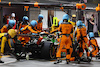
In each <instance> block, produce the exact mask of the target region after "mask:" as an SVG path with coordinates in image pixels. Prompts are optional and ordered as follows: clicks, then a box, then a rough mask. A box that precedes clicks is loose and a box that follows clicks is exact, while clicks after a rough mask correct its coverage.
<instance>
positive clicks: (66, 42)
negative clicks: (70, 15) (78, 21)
mask: <svg viewBox="0 0 100 67" xmlns="http://www.w3.org/2000/svg"><path fill="white" fill-rule="evenodd" d="M56 31H60V32H61V34H62V37H61V41H60V44H59V46H58V50H57V54H56V57H58V58H60V57H61V51H62V48H63V47H64V46H65V48H66V53H67V54H66V59H67V60H69V59H70V58H71V50H70V48H71V47H72V41H71V37H70V34H71V33H73V26H72V24H71V23H69V22H63V23H61V24H60V26H59V27H58V28H57V29H56V30H54V31H52V32H51V33H53V32H56Z"/></svg>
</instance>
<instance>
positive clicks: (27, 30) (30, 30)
mask: <svg viewBox="0 0 100 67" xmlns="http://www.w3.org/2000/svg"><path fill="white" fill-rule="evenodd" d="M36 25H37V22H36V21H35V20H32V21H31V23H30V25H27V26H25V27H24V28H21V32H22V33H23V34H31V33H36V34H39V33H40V31H36V30H34V27H35V26H36ZM23 39H24V42H22V44H24V43H28V42H29V41H30V37H22V38H21V39H20V41H22V40H23ZM24 45H25V44H24Z"/></svg>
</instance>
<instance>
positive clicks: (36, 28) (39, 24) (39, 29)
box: [34, 21, 43, 31]
mask: <svg viewBox="0 0 100 67" xmlns="http://www.w3.org/2000/svg"><path fill="white" fill-rule="evenodd" d="M42 23H43V22H39V21H37V25H36V27H34V30H36V31H42Z"/></svg>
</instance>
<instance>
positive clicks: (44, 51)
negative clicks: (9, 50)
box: [12, 32, 57, 59]
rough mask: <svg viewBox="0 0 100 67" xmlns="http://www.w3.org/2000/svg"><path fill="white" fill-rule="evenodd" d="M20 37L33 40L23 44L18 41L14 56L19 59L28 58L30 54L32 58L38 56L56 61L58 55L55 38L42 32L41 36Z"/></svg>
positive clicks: (25, 35)
mask: <svg viewBox="0 0 100 67" xmlns="http://www.w3.org/2000/svg"><path fill="white" fill-rule="evenodd" d="M18 36H23V37H30V38H31V40H30V41H29V42H28V43H26V44H25V45H24V46H23V44H21V43H19V42H18V41H16V42H15V43H14V44H13V42H12V44H13V45H14V53H15V54H14V55H16V56H17V58H19V59H20V58H22V57H24V58H26V56H27V54H28V53H31V54H32V57H34V56H38V57H40V58H44V59H54V58H55V54H56V46H57V45H55V43H54V42H55V39H54V38H55V36H54V35H49V34H48V33H45V32H41V33H40V34H39V35H35V36H34V35H29V34H19V35H18ZM23 54H24V56H23Z"/></svg>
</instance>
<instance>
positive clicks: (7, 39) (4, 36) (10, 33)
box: [0, 29, 17, 63]
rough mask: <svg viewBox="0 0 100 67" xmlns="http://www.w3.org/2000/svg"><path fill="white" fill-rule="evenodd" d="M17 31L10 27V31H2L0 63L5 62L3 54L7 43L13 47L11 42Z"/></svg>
mask: <svg viewBox="0 0 100 67" xmlns="http://www.w3.org/2000/svg"><path fill="white" fill-rule="evenodd" d="M16 34H17V32H16V31H15V30H14V29H10V30H8V33H0V43H1V44H0V46H1V48H0V63H4V62H3V61H1V58H2V55H3V53H4V47H5V43H6V42H8V44H9V47H10V48H12V47H11V43H10V39H11V38H14V37H15V36H16Z"/></svg>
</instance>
